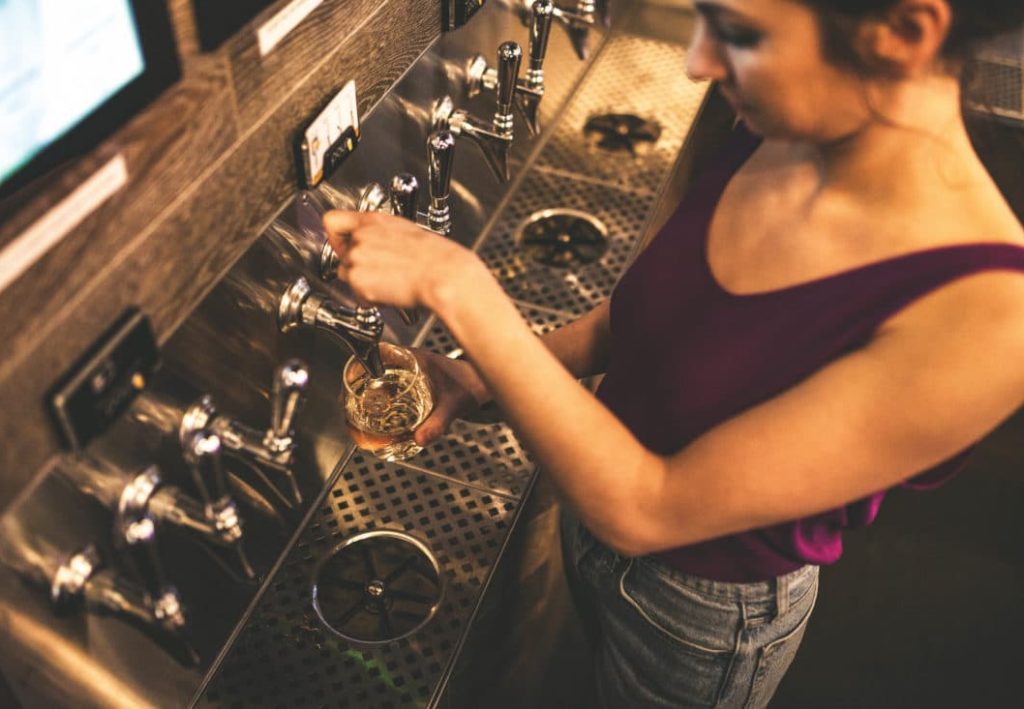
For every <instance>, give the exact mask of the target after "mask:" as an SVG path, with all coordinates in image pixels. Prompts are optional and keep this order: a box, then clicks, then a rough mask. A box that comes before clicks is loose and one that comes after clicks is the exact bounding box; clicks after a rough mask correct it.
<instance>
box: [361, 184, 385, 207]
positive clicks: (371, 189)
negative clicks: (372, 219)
mask: <svg viewBox="0 0 1024 709" xmlns="http://www.w3.org/2000/svg"><path fill="white" fill-rule="evenodd" d="M387 203H388V193H387V190H385V189H384V186H383V185H381V184H380V183H379V182H371V183H370V184H368V185H367V186H366V187H364V188H363V191H362V192H360V193H359V204H358V206H357V207H356V209H358V211H360V212H380V211H382V210H383V209H384V205H386V204H387Z"/></svg>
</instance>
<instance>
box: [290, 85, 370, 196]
mask: <svg viewBox="0 0 1024 709" xmlns="http://www.w3.org/2000/svg"><path fill="white" fill-rule="evenodd" d="M359 135H360V134H359V103H358V101H357V99H356V82H355V81H349V82H348V83H347V84H345V86H344V88H342V89H341V91H339V92H338V93H337V94H336V95H335V96H334V98H332V99H331V100H330V102H328V104H327V105H326V106H325V107H324V108H323V110H321V111H320V113H318V114H317V115H316V117H315V118H314V119H313V120H312V121H310V122H309V124H308V125H307V126H306V128H305V130H303V131H302V132H301V133H300V135H299V137H298V140H297V141H296V147H297V151H296V152H297V157H298V163H299V165H298V167H299V182H300V187H301V188H303V189H312V188H313V187H316V186H317V185H318V184H320V182H321V181H322V180H323V179H324V175H328V174H330V173H332V172H334V170H335V169H337V167H338V165H340V164H341V163H342V161H343V160H344V159H345V158H346V157H348V155H349V153H351V152H352V151H353V150H355V148H356V145H357V144H358V143H359Z"/></svg>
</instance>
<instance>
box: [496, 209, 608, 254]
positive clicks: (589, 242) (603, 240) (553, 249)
mask: <svg viewBox="0 0 1024 709" xmlns="http://www.w3.org/2000/svg"><path fill="white" fill-rule="evenodd" d="M515 240H516V245H517V246H518V248H519V251H520V253H521V254H522V256H523V257H524V258H526V259H528V260H531V261H535V262H537V263H541V264H544V265H545V266H554V267H556V268H574V267H579V266H583V265H585V264H588V263H593V262H594V261H597V260H598V259H599V258H601V257H602V256H604V254H605V252H606V251H607V250H608V227H606V226H605V225H604V223H603V222H602V221H601V220H600V219H598V218H597V217H595V216H593V215H591V214H587V213H586V212H581V211H579V210H576V209H544V210H541V211H539V212H534V213H533V214H531V215H530V216H529V217H527V218H526V221H524V222H523V223H522V224H520V225H519V228H518V229H516V236H515Z"/></svg>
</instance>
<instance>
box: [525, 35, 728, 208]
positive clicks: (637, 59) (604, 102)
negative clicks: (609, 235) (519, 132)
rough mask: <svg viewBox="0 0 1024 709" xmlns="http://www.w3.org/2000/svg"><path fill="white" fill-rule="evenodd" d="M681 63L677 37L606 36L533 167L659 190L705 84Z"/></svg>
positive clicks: (683, 51) (681, 49) (683, 56)
mask: <svg viewBox="0 0 1024 709" xmlns="http://www.w3.org/2000/svg"><path fill="white" fill-rule="evenodd" d="M685 63H686V48H685V47H683V46H682V45H681V44H674V43H669V42H662V41H658V40H655V39H650V38H647V37H640V36H636V35H630V34H618V35H615V36H613V37H611V38H610V39H609V41H608V44H607V45H606V47H605V49H604V51H603V52H602V53H601V55H600V56H599V57H598V58H597V59H596V60H595V62H594V66H593V67H592V68H591V70H590V71H589V72H588V73H587V77H586V79H584V81H583V84H582V86H581V87H580V89H579V90H578V91H577V93H576V95H575V96H574V97H573V99H572V102H571V103H570V104H569V106H568V108H567V109H566V112H565V115H564V116H563V117H562V118H561V119H560V120H559V122H558V126H556V127H555V132H554V135H552V136H551V140H550V141H548V144H547V145H546V146H545V147H544V151H543V152H542V153H541V155H540V157H539V159H538V161H537V167H539V168H540V169H542V170H552V171H557V172H559V173H562V174H571V175H576V176H581V177H585V178H586V179H590V180H599V181H602V182H606V183H608V184H610V185H613V186H617V187H619V188H621V189H627V190H631V191H635V192H649V193H652V194H656V193H657V192H658V191H659V190H660V189H661V186H662V185H663V184H664V182H665V180H666V179H668V176H669V174H670V172H671V170H672V165H673V164H674V163H675V160H676V157H677V156H678V154H679V150H680V149H681V148H682V147H683V143H684V141H685V139H686V135H687V133H688V132H689V130H690V126H691V125H692V124H693V121H694V120H695V119H696V117H697V113H698V111H699V109H700V107H701V105H702V103H703V101H704V97H705V95H706V94H707V91H708V83H707V82H699V83H698V82H694V81H687V80H686V79H685V77H683V76H682V72H681V68H682V67H683V66H684V65H685Z"/></svg>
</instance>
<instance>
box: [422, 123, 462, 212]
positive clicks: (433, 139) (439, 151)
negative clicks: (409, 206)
mask: <svg viewBox="0 0 1024 709" xmlns="http://www.w3.org/2000/svg"><path fill="white" fill-rule="evenodd" d="M454 163H455V136H454V135H452V132H451V131H449V130H436V131H434V132H433V133H431V134H430V137H429V138H428V139H427V171H428V173H429V176H428V181H429V183H430V185H429V187H430V199H431V201H435V200H447V199H448V196H449V194H450V193H451V186H452V166H453V165H454Z"/></svg>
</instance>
